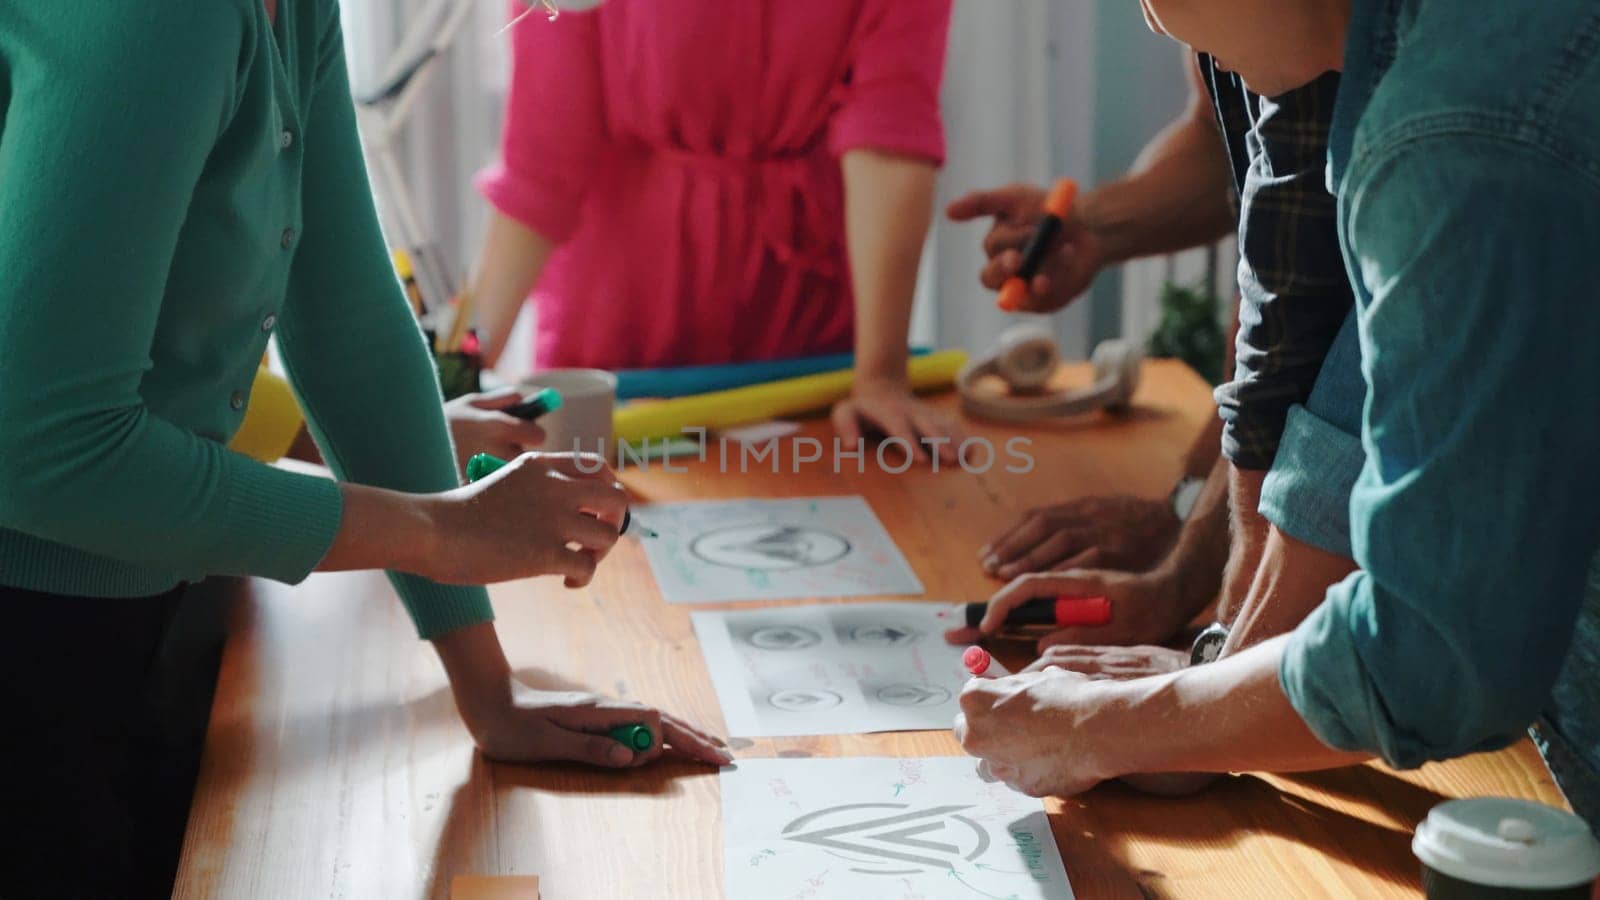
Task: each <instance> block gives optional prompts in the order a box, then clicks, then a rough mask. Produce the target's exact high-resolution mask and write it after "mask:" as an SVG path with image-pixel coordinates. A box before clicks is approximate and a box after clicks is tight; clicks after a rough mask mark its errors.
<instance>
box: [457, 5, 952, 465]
mask: <svg viewBox="0 0 1600 900" xmlns="http://www.w3.org/2000/svg"><path fill="white" fill-rule="evenodd" d="M513 7H514V8H515V9H516V10H517V11H518V12H520V11H522V10H524V9H525V7H524V6H523V5H522V3H521V2H516V3H514V4H513ZM949 18H950V0H805V2H800V0H737V2H710V0H607V2H605V3H602V4H601V5H600V6H599V7H598V8H596V9H593V10H590V11H587V12H567V13H563V14H562V15H561V16H560V17H559V18H558V19H556V20H555V21H553V22H552V21H548V20H547V19H546V18H545V17H544V16H542V15H538V14H535V15H531V16H527V17H525V18H523V19H522V20H521V21H519V22H518V23H517V24H516V25H515V26H514V27H513V28H512V31H511V35H512V48H513V57H514V71H513V78H512V84H511V95H510V100H509V104H508V105H509V109H508V112H507V115H506V122H505V131H504V134H503V137H502V141H501V159H500V161H499V163H497V164H496V165H495V166H493V167H492V168H490V169H488V170H487V171H485V172H484V173H482V174H481V175H480V176H479V178H478V186H479V188H480V189H481V190H482V192H483V194H484V196H486V197H487V198H488V200H489V202H490V203H491V204H492V205H493V207H494V214H493V216H492V219H491V222H490V227H489V233H488V237H487V239H486V241H485V245H484V248H483V252H482V255H481V257H480V259H479V262H478V267H477V272H476V276H475V278H474V285H473V290H474V292H475V295H476V301H477V303H478V304H479V309H480V318H479V323H480V327H481V328H482V330H483V331H484V332H485V335H484V337H485V340H484V349H485V354H486V358H487V360H488V361H489V362H490V363H491V364H492V363H493V362H494V361H495V360H496V359H497V358H498V357H499V355H500V353H501V351H502V350H503V349H504V347H505V342H506V335H507V333H508V332H509V331H510V328H511V325H512V323H513V322H514V321H515V319H516V316H517V312H518V310H519V309H520V308H521V305H522V302H523V300H524V298H526V297H528V296H529V295H530V292H532V299H533V302H534V303H535V304H536V309H537V316H536V320H537V326H536V328H537V335H536V338H535V348H534V359H535V363H536V365H537V366H538V367H540V368H549V367H557V366H593V367H600V368H637V367H656V366H679V365H696V364H705V363H718V362H737V361H744V360H762V359H779V358H785V357H794V356H804V355H809V354H819V353H837V352H843V351H848V350H851V349H854V351H855V353H856V384H855V389H854V392H853V395H852V396H851V397H850V398H849V399H847V400H845V401H843V402H841V403H840V404H839V405H838V407H836V408H835V410H834V423H835V425H836V427H837V429H838V432H839V435H840V437H841V438H842V439H843V440H844V442H845V443H846V444H847V445H851V444H854V443H855V441H856V440H857V438H859V437H860V436H861V435H862V431H863V429H864V428H866V429H869V430H876V431H879V432H882V433H884V434H885V435H889V436H897V437H901V438H904V439H905V440H907V441H908V442H910V443H911V444H912V445H913V446H914V447H917V448H919V450H926V449H927V446H928V445H924V444H921V443H919V441H918V439H919V437H929V438H941V437H957V438H958V439H959V436H958V434H957V430H956V427H955V425H954V423H953V422H951V421H950V420H949V419H948V418H947V417H945V416H944V415H942V414H941V413H939V412H937V411H935V410H933V409H932V408H930V407H928V406H925V405H924V404H922V403H920V402H919V401H918V400H917V399H916V398H915V397H914V396H913V395H912V394H911V392H910V390H909V388H908V386H907V383H906V340H907V329H908V326H909V321H910V315H911V301H912V294H913V291H914V288H915V285H916V276H917V266H918V262H919V260H920V257H921V253H922V245H923V241H924V238H925V236H926V233H927V228H928V223H929V219H930V216H931V210H932V203H933V185H934V173H935V170H936V168H937V167H938V165H939V164H940V163H941V162H942V161H943V155H944V134H943V128H942V123H941V121H940V117H939V81H940V77H941V74H942V71H943V68H944V52H945V37H946V32H947V31H948V27H949ZM941 449H943V450H945V451H947V452H948V451H949V449H950V445H949V444H945V445H943V446H942V447H941ZM919 455H922V454H921V453H919Z"/></svg>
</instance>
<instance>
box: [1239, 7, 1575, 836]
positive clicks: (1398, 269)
mask: <svg viewBox="0 0 1600 900" xmlns="http://www.w3.org/2000/svg"><path fill="white" fill-rule="evenodd" d="M1352 12H1353V16H1352V21H1351V25H1350V32H1349V35H1348V40H1347V44H1346V56H1345V69H1344V80H1343V84H1342V87H1341V92H1340V97H1339V101H1338V104H1337V107H1336V109H1335V112H1334V127H1333V131H1332V133H1331V140H1330V169H1329V177H1330V184H1331V185H1332V187H1333V188H1334V189H1335V191H1336V194H1337V196H1338V202H1339V230H1340V241H1341V244H1342V245H1343V249H1344V253H1345V259H1346V264H1347V266H1348V268H1349V270H1350V275H1351V279H1352V282H1353V283H1354V285H1355V288H1356V311H1355V315H1354V325H1353V330H1352V329H1351V328H1347V329H1346V331H1345V333H1343V334H1342V335H1341V337H1340V338H1339V339H1338V340H1337V341H1336V342H1335V346H1334V350H1333V351H1332V352H1331V353H1330V356H1329V361H1328V363H1327V364H1325V365H1324V368H1323V371H1322V374H1321V376H1320V380H1319V384H1318V388H1317V391H1316V392H1315V393H1314V394H1313V395H1312V398H1311V400H1310V402H1308V403H1307V404H1306V406H1305V407H1299V408H1296V410H1295V411H1294V412H1293V413H1292V414H1291V418H1290V421H1289V428H1288V430H1287V431H1286V433H1285V437H1284V442H1283V448H1282V449H1280V452H1279V456H1278V460H1277V463H1276V464H1275V466H1274V470H1273V473H1272V474H1271V476H1269V479H1268V482H1267V484H1266V485H1265V487H1264V490H1263V499H1262V510H1263V512H1264V513H1266V514H1268V516H1269V517H1270V518H1272V519H1273V521H1274V522H1275V523H1276V524H1278V525H1279V527H1280V528H1283V529H1284V530H1285V531H1286V532H1287V533H1289V534H1292V535H1295V536H1297V537H1300V538H1302V539H1303V540H1307V541H1308V542H1310V543H1313V544H1317V545H1318V546H1322V547H1325V548H1327V549H1330V550H1334V551H1338V550H1339V549H1340V548H1341V546H1344V545H1343V544H1342V541H1343V536H1342V534H1341V529H1340V527H1339V521H1338V516H1337V515H1333V516H1330V515H1328V511H1329V509H1330V506H1329V504H1330V503H1332V504H1335V506H1334V507H1332V508H1337V506H1336V504H1337V502H1338V500H1337V498H1338V494H1339V493H1340V492H1341V491H1342V490H1344V486H1345V485H1347V484H1349V482H1348V478H1349V477H1350V474H1351V473H1356V474H1355V475H1354V484H1353V487H1350V489H1349V491H1350V493H1349V499H1348V504H1347V507H1346V509H1347V510H1348V519H1347V522H1348V549H1349V552H1351V553H1352V555H1353V556H1354V557H1355V559H1356V561H1357V562H1358V563H1359V564H1360V565H1361V569H1362V570H1361V571H1359V572H1356V573H1355V574H1352V575H1351V576H1350V577H1348V578H1346V579H1345V580H1344V581H1343V582H1341V583H1339V584H1337V585H1335V586H1334V587H1332V588H1330V589H1329V591H1328V595H1327V598H1326V601H1325V602H1324V603H1323V604H1322V605H1321V606H1320V607H1319V608H1318V609H1317V610H1316V611H1315V612H1314V613H1312V615H1311V616H1310V617H1309V618H1308V619H1307V620H1306V621H1305V622H1304V623H1303V624H1302V625H1301V626H1300V628H1298V629H1297V630H1296V631H1295V633H1294V634H1293V635H1292V637H1291V639H1290V643H1289V646H1288V648H1287V651H1286V654H1285V657H1284V661H1283V665H1282V667H1281V670H1280V673H1279V674H1280V679H1281V682H1282V685H1283V688H1284V690H1285V692H1286V693H1287V695H1288V697H1289V699H1290V702H1291V703H1292V704H1293V705H1294V707H1295V709H1296V710H1298V711H1299V713H1300V715H1301V716H1302V717H1303V718H1304V719H1305V721H1306V723H1307V724H1308V725H1309V726H1310V727H1311V729H1312V730H1313V731H1314V732H1315V733H1316V734H1317V736H1318V737H1319V738H1321V739H1322V740H1323V741H1324V742H1326V743H1327V744H1329V745H1331V746H1334V747H1338V748H1341V749H1350V750H1358V749H1359V750H1366V751H1369V752H1373V753H1376V754H1378V755H1380V756H1381V757H1382V758H1383V759H1385V760H1386V761H1387V762H1389V763H1390V764H1391V765H1395V766H1399V767H1412V766H1417V765H1420V764H1422V763H1423V762H1426V761H1428V760H1432V759H1443V758H1448V757H1453V756H1459V755H1462V754H1466V753H1471V752H1474V751H1478V750H1487V749H1492V748H1497V747H1502V746H1505V745H1507V744H1509V743H1511V742H1512V741H1514V740H1516V739H1517V738H1518V737H1519V736H1520V735H1521V734H1522V732H1523V730H1524V729H1525V728H1526V727H1527V726H1528V725H1529V724H1530V723H1534V722H1535V721H1537V722H1538V723H1539V737H1540V738H1541V748H1542V749H1544V750H1545V752H1546V759H1547V761H1548V762H1549V763H1550V764H1551V767H1552V770H1553V771H1554V772H1555V774H1556V776H1557V778H1558V780H1559V781H1560V783H1561V784H1562V786H1563V788H1564V789H1565V790H1566V791H1567V793H1568V797H1569V799H1571V801H1572V803H1573V805H1574V807H1575V808H1577V810H1578V811H1579V813H1580V814H1582V815H1584V816H1585V817H1586V818H1588V819H1589V821H1590V822H1591V824H1593V823H1595V822H1597V821H1600V820H1597V816H1600V790H1597V785H1600V779H1597V777H1596V773H1597V772H1600V688H1597V686H1596V684H1595V678H1594V671H1595V670H1594V665H1595V664H1596V663H1597V662H1600V565H1597V566H1596V568H1595V570H1594V571H1592V572H1591V569H1590V565H1591V558H1593V557H1594V555H1595V550H1596V547H1597V545H1600V7H1597V6H1596V5H1595V4H1594V3H1593V2H1589V0H1541V2H1539V3H1535V4H1529V3H1504V2H1502V0H1355V3H1354V4H1353V10H1352ZM1352 335H1353V337H1352ZM1352 340H1353V342H1354V344H1355V346H1356V348H1357V349H1358V350H1359V353H1356V354H1354V356H1355V357H1356V365H1355V366H1352V365H1351V354H1350V353H1349V350H1350V345H1351V342H1352ZM1357 403H1359V406H1357V405H1356V404H1357ZM1355 423H1359V435H1360V437H1359V443H1358V442H1357V439H1356V437H1355V436H1354V433H1353V432H1355V431H1356V429H1355V428H1353V427H1352V426H1353V425H1354V424H1355Z"/></svg>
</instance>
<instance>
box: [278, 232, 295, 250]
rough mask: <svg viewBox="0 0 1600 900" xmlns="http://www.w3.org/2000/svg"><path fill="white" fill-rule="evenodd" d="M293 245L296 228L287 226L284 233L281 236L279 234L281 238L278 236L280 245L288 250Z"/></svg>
mask: <svg viewBox="0 0 1600 900" xmlns="http://www.w3.org/2000/svg"><path fill="white" fill-rule="evenodd" d="M293 245H294V229H293V228H285V229H284V230H283V234H282V235H281V236H279V238H278V246H280V247H282V248H283V249H285V250H287V249H289V248H290V247H291V246H293Z"/></svg>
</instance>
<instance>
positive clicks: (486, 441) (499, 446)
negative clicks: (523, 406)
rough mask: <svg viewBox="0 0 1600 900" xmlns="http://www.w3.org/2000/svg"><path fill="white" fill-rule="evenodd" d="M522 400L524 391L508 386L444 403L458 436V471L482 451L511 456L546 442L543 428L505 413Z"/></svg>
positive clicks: (504, 456) (464, 468)
mask: <svg viewBox="0 0 1600 900" xmlns="http://www.w3.org/2000/svg"><path fill="white" fill-rule="evenodd" d="M521 402H522V395H521V393H520V392H519V391H517V390H516V389H515V388H509V387H508V388H501V389H500V390H497V391H490V392H489V393H486V394H465V395H462V396H460V397H457V398H455V399H454V400H451V401H449V402H448V403H446V404H445V405H444V415H445V418H446V419H448V420H449V422H450V435H451V437H453V438H455V445H456V459H457V463H458V466H459V468H458V471H465V470H466V467H467V460H469V459H471V458H472V457H473V456H474V455H475V454H478V453H487V454H489V455H490V456H498V457H500V458H501V459H510V458H511V457H513V456H516V455H518V454H520V453H522V452H524V451H527V450H533V449H535V448H537V447H539V446H541V445H542V444H544V429H543V428H540V427H539V426H538V425H537V424H535V423H533V422H528V421H524V420H522V419H519V418H517V417H516V416H512V415H508V414H506V413H504V412H501V410H504V409H508V408H510V407H513V406H516V405H517V404H518V403H521Z"/></svg>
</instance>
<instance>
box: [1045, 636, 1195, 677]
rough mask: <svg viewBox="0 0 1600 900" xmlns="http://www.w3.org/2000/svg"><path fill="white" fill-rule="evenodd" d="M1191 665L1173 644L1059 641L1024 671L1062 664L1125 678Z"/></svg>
mask: <svg viewBox="0 0 1600 900" xmlns="http://www.w3.org/2000/svg"><path fill="white" fill-rule="evenodd" d="M1188 664H1189V654H1188V653H1187V652H1185V651H1183V650H1174V649H1172V648H1171V647H1161V646H1156V645H1150V644H1141V645H1138V646H1134V647H1100V646H1083V645H1078V644H1056V645H1055V646H1053V647H1050V648H1047V649H1046V650H1045V651H1044V652H1043V653H1042V654H1040V656H1039V658H1038V659H1036V660H1034V661H1033V662H1032V663H1030V664H1029V665H1028V666H1027V668H1025V669H1023V670H1022V671H1024V672H1042V671H1044V670H1045V669H1047V668H1049V667H1050V666H1060V667H1061V668H1063V669H1066V670H1067V671H1068V672H1077V673H1078V674H1080V675H1087V676H1089V677H1090V678H1091V679H1095V680H1104V679H1111V680H1115V681H1126V680H1128V679H1130V678H1143V677H1145V676H1147V675H1165V674H1166V673H1168V672H1176V671H1178V670H1179V669H1181V668H1183V667H1184V666H1187V665H1188Z"/></svg>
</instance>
